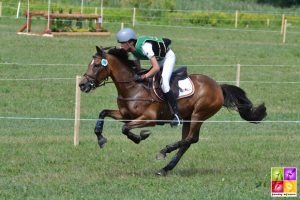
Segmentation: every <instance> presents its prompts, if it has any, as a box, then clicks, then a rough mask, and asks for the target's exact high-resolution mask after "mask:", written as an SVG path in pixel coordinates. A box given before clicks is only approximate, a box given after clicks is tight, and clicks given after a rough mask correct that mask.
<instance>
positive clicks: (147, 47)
mask: <svg viewBox="0 0 300 200" xmlns="http://www.w3.org/2000/svg"><path fill="white" fill-rule="evenodd" d="M142 50H143V53H144V55H145V56H147V57H148V58H149V60H150V63H151V65H152V68H151V70H150V71H149V72H147V73H146V74H145V75H146V78H148V77H152V76H154V75H155V74H156V73H157V72H159V70H160V67H159V65H158V62H157V59H156V57H155V56H154V52H153V50H152V44H151V43H148V42H146V43H145V44H144V45H143V46H142Z"/></svg>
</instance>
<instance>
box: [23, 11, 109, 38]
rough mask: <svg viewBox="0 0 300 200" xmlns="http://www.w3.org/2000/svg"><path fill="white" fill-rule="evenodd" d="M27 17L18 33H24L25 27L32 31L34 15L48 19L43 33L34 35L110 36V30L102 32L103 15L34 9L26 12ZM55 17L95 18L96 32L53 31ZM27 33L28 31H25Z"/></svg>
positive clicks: (69, 18)
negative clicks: (49, 11) (52, 25)
mask: <svg viewBox="0 0 300 200" xmlns="http://www.w3.org/2000/svg"><path fill="white" fill-rule="evenodd" d="M24 15H25V17H26V18H27V20H26V23H25V24H23V25H22V26H21V28H19V29H18V34H22V33H23V31H24V30H25V29H27V34H30V31H31V18H32V17H33V16H41V17H44V18H45V19H47V20H48V24H47V26H46V27H45V28H44V30H43V31H42V32H41V33H33V34H34V35H43V34H47V35H54V36H79V35H87V36H108V35H110V34H111V33H110V32H102V26H101V24H102V17H101V15H96V14H79V13H78V14H77V13H76V14H67V13H48V12H45V11H32V12H25V14H24ZM55 19H66V20H95V24H96V32H54V31H51V29H50V27H51V24H52V23H53V20H55ZM24 34H26V33H24Z"/></svg>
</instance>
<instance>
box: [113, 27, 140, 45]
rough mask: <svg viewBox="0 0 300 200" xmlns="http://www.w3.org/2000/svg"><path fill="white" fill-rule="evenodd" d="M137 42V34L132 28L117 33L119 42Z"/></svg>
mask: <svg viewBox="0 0 300 200" xmlns="http://www.w3.org/2000/svg"><path fill="white" fill-rule="evenodd" d="M131 39H133V40H136V39H137V38H136V34H135V32H134V31H133V30H132V29H131V28H123V29H121V30H120V31H119V32H118V33H117V41H118V42H119V43H121V42H128V41H129V40H131Z"/></svg>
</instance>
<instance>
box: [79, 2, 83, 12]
mask: <svg viewBox="0 0 300 200" xmlns="http://www.w3.org/2000/svg"><path fill="white" fill-rule="evenodd" d="M80 13H81V14H82V13H83V0H81V8H80Z"/></svg>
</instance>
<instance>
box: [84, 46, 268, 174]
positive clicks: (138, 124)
mask: <svg viewBox="0 0 300 200" xmlns="http://www.w3.org/2000/svg"><path fill="white" fill-rule="evenodd" d="M96 50H97V54H98V55H100V56H101V59H102V60H101V64H100V65H95V64H94V62H93V60H92V61H91V62H90V64H89V65H88V69H87V71H86V73H85V74H84V76H83V78H82V80H81V82H80V83H79V87H80V89H81V91H83V92H86V93H88V92H90V91H91V90H93V89H96V88H97V87H99V86H103V85H105V83H106V82H107V80H108V77H110V78H111V79H112V82H113V83H114V85H115V87H116V89H117V93H118V97H117V104H118V109H117V110H109V109H104V110H102V111H101V112H100V113H99V119H98V120H97V122H96V126H95V130H94V132H95V134H96V136H97V140H98V144H99V146H100V148H102V147H103V146H104V144H105V143H106V142H107V139H106V138H105V137H104V136H103V134H102V130H103V125H104V118H105V117H111V118H113V119H116V120H119V121H122V122H124V125H123V127H122V133H123V134H124V135H126V136H127V137H128V138H129V139H130V140H132V141H133V142H134V143H136V144H138V143H140V141H142V140H145V139H146V138H148V136H149V135H150V134H151V132H150V131H148V130H141V131H140V134H139V135H137V134H134V133H133V132H132V131H131V130H132V129H134V128H143V127H149V126H155V125H161V124H162V122H163V123H164V122H165V123H167V122H169V120H171V117H172V115H171V112H170V109H169V107H168V104H167V103H166V102H165V101H162V100H161V99H159V98H158V97H157V96H156V95H155V94H154V91H153V89H152V88H149V87H146V86H145V84H143V83H137V82H135V81H134V75H135V73H136V71H135V70H134V68H133V66H134V63H133V61H130V60H129V59H128V53H127V52H126V51H125V50H123V49H118V48H113V49H110V50H109V51H108V52H106V50H104V48H102V47H101V48H99V47H98V46H96ZM189 78H190V79H191V80H192V82H193V84H194V94H193V95H192V96H190V97H185V98H181V99H178V100H177V103H178V110H179V114H180V117H181V119H183V120H182V138H181V140H180V141H177V142H175V143H172V144H169V145H167V146H166V147H164V148H163V149H161V151H160V152H159V154H158V155H157V156H156V158H157V159H164V158H165V157H166V155H167V153H171V152H172V151H174V150H177V149H179V150H178V152H177V153H176V154H175V156H174V157H173V158H172V159H171V161H170V162H169V163H168V164H167V165H166V166H165V167H163V168H162V169H160V170H159V171H157V173H156V174H157V175H162V176H165V175H167V173H168V171H170V170H172V169H173V168H174V167H175V166H176V165H177V163H178V162H179V160H180V158H181V157H182V156H183V154H184V153H185V152H186V151H187V150H188V148H189V147H190V145H191V144H194V143H197V142H198V140H199V134H200V128H201V125H202V124H203V122H204V121H205V120H207V119H208V118H210V117H212V116H213V115H214V114H216V113H217V112H218V111H219V110H220V109H221V108H222V106H224V107H227V108H228V109H234V110H236V111H237V112H238V113H239V114H240V116H241V118H243V119H244V120H246V121H249V122H251V123H259V122H260V121H261V120H263V119H264V118H265V117H266V115H267V113H266V107H265V105H264V103H262V104H260V105H259V106H257V107H254V106H253V104H252V102H251V101H250V100H249V99H248V97H247V96H246V93H245V91H244V90H242V89H241V88H239V87H236V86H234V85H227V84H222V85H219V84H218V83H217V82H216V81H215V80H213V79H211V78H210V77H208V76H205V75H201V74H191V75H189Z"/></svg>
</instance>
